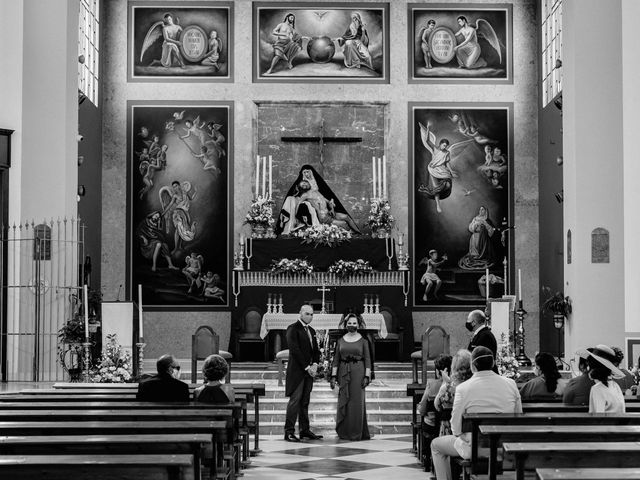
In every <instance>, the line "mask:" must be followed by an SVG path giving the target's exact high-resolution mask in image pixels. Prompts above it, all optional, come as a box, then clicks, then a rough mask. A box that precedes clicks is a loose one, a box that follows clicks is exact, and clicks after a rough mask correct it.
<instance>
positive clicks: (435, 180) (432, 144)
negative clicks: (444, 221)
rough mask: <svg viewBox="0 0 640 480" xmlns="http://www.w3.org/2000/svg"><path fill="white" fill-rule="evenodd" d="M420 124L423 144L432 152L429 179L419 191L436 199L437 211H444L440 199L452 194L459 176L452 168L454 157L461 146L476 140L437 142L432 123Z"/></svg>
mask: <svg viewBox="0 0 640 480" xmlns="http://www.w3.org/2000/svg"><path fill="white" fill-rule="evenodd" d="M418 125H419V126H420V138H421V139H422V145H424V148H426V149H427V151H428V152H429V153H430V154H431V161H430V162H429V163H428V165H427V172H428V174H429V175H428V177H429V179H428V181H427V184H426V185H425V184H421V185H420V186H419V187H418V192H420V193H422V194H424V195H426V196H427V197H429V198H431V199H433V200H435V201H436V210H437V212H438V213H442V207H441V205H440V201H441V200H444V199H445V198H447V197H449V195H451V188H452V186H453V179H454V178H456V177H457V176H458V174H457V173H456V172H455V171H454V170H453V169H452V168H451V161H452V158H453V156H454V155H456V154H457V152H458V150H459V149H460V148H462V147H464V146H465V145H468V144H470V143H473V142H474V140H473V139H468V140H461V141H459V142H456V143H454V144H453V145H452V144H451V142H449V140H447V139H446V138H441V139H440V142H439V143H436V136H435V134H434V133H433V132H432V131H431V130H430V125H429V124H427V126H426V127H425V126H424V125H423V124H422V123H420V122H418Z"/></svg>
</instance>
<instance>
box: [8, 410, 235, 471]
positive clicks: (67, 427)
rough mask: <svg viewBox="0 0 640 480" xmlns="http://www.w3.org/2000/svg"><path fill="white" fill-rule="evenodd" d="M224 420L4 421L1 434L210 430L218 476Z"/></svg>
mask: <svg viewBox="0 0 640 480" xmlns="http://www.w3.org/2000/svg"><path fill="white" fill-rule="evenodd" d="M228 428H229V427H228V422H227V421H224V420H216V421H212V420H146V421H144V420H143V421H131V420H113V421H108V420H107V421H60V420H57V421H55V420H54V421H51V420H50V421H39V420H36V421H34V420H25V421H16V420H13V421H0V436H60V435H82V436H90V435H134V434H135V435H145V434H146V435H158V434H163V435H180V434H190V435H193V434H207V435H208V438H209V439H211V440H212V442H213V444H214V448H213V452H214V457H213V458H212V461H211V465H210V468H211V472H212V475H213V478H215V475H216V472H217V470H218V461H219V458H218V457H217V456H216V455H215V453H216V452H217V449H216V445H218V444H219V443H220V441H221V439H224V438H226V436H227V435H228V433H227V431H228Z"/></svg>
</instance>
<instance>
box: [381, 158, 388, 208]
mask: <svg viewBox="0 0 640 480" xmlns="http://www.w3.org/2000/svg"><path fill="white" fill-rule="evenodd" d="M382 188H383V189H384V194H383V195H382V196H383V197H384V199H385V200H386V199H387V157H386V155H382Z"/></svg>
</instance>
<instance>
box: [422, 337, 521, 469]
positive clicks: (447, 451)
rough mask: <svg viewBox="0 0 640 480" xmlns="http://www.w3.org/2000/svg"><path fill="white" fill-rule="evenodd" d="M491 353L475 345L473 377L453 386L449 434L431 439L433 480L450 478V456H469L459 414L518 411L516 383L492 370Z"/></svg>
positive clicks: (468, 457)
mask: <svg viewBox="0 0 640 480" xmlns="http://www.w3.org/2000/svg"><path fill="white" fill-rule="evenodd" d="M493 363H494V361H493V352H492V351H491V350H489V349H488V348H486V347H476V348H474V349H473V352H471V370H472V371H473V372H474V373H473V376H472V377H471V378H470V379H469V380H467V381H466V382H464V383H461V384H460V385H458V386H457V387H456V394H455V398H454V400H453V412H452V414H451V431H452V432H453V435H445V436H443V437H438V438H436V439H434V440H433V442H431V456H432V458H433V464H434V467H435V471H436V478H437V480H451V478H452V477H451V465H450V463H449V458H450V457H462V458H465V459H470V458H471V433H470V432H464V433H463V432H462V416H463V415H464V414H467V413H522V402H521V400H520V392H518V387H516V382H514V381H513V380H511V379H510V378H506V377H501V376H500V375H498V374H497V373H495V372H493V371H492V368H493Z"/></svg>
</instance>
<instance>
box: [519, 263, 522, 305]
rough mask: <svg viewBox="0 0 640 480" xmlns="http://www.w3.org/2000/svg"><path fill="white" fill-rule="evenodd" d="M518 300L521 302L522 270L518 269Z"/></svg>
mask: <svg viewBox="0 0 640 480" xmlns="http://www.w3.org/2000/svg"><path fill="white" fill-rule="evenodd" d="M518 300H522V270H520V269H518Z"/></svg>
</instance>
